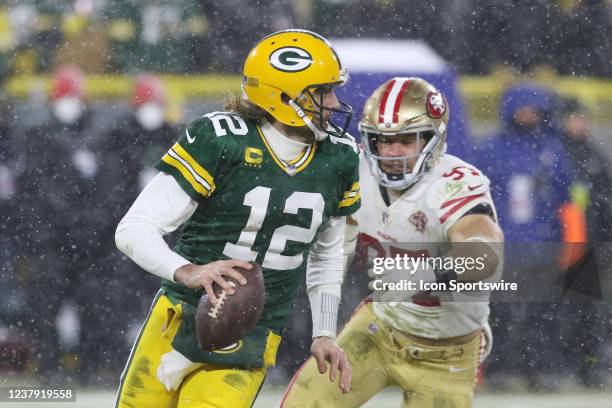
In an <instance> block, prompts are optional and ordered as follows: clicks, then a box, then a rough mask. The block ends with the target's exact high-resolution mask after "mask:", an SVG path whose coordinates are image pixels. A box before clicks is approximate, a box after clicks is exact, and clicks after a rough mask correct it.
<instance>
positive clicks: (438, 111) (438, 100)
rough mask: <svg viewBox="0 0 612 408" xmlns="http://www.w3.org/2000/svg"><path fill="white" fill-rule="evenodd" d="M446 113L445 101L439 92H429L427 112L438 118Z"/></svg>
mask: <svg viewBox="0 0 612 408" xmlns="http://www.w3.org/2000/svg"><path fill="white" fill-rule="evenodd" d="M444 113H446V101H445V100H444V96H442V94H441V93H440V92H430V93H429V94H428V95H427V114H428V115H429V116H430V117H432V118H434V119H438V118H441V117H442V116H444Z"/></svg>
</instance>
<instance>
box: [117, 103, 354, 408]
mask: <svg viewBox="0 0 612 408" xmlns="http://www.w3.org/2000/svg"><path fill="white" fill-rule="evenodd" d="M157 168H158V169H159V170H160V171H162V172H165V173H168V174H170V175H172V176H173V177H174V178H175V180H176V181H177V182H178V184H179V185H180V186H181V187H182V188H183V190H184V191H185V192H187V194H189V195H190V197H191V198H192V199H194V200H195V201H197V202H198V207H197V209H196V210H195V212H194V213H193V215H192V216H191V218H190V219H189V220H188V221H187V222H186V223H185V224H184V226H183V230H182V233H181V236H180V238H179V241H178V243H177V245H176V247H175V251H176V252H177V253H179V254H180V255H182V256H183V257H184V258H186V259H187V260H189V261H190V262H192V263H195V264H207V263H210V262H213V261H217V260H223V259H240V260H243V261H255V262H257V263H259V264H260V265H261V266H262V269H263V275H264V281H265V287H266V301H265V306H264V310H263V313H262V316H261V318H260V320H259V322H258V324H257V326H256V328H255V329H254V330H253V331H252V332H251V333H249V334H248V335H247V336H246V337H245V338H244V339H242V340H241V341H240V342H239V343H238V344H236V345H235V346H234V347H230V348H228V349H224V350H219V351H216V352H206V351H204V350H202V349H200V348H199V347H198V345H197V339H196V334H195V319H194V316H195V310H196V307H197V303H198V300H199V298H200V296H201V295H202V291H201V290H192V289H188V288H186V287H185V286H183V285H182V284H179V283H175V282H171V281H167V280H164V281H163V283H162V289H161V293H160V295H159V296H158V299H157V301H156V303H155V304H154V306H153V308H152V312H151V314H150V316H149V318H148V320H147V323H145V327H144V328H143V331H142V333H141V336H140V339H139V341H138V342H137V344H136V346H135V348H134V351H133V353H132V356H131V358H130V361H129V362H128V367H127V369H126V373H124V376H123V377H122V387H121V389H120V401H121V402H122V403H123V402H124V401H125V402H126V403H125V404H124V405H121V404H120V406H130V405H129V403H128V402H129V399H130V397H129V396H130V395H131V394H130V393H132V394H134V393H135V395H136V394H137V393H138V390H140V389H143V390H146V391H147V392H149V393H151V387H157V388H159V389H160V390H161V391H164V392H165V393H166V394H167V400H168V401H170V402H169V403H168V404H169V405H168V406H176V402H172V398H177V396H176V395H174V394H172V393H170V392H167V391H165V389H164V387H163V385H162V384H161V383H160V384H159V386H157V385H155V384H154V381H155V378H154V377H155V372H156V370H157V367H158V365H159V359H160V358H161V356H162V355H163V354H165V353H167V352H168V351H170V350H172V349H174V350H176V351H178V352H179V353H181V354H182V355H183V356H185V357H187V358H188V359H189V360H191V361H194V362H200V363H204V364H205V365H204V369H203V370H199V371H204V372H205V373H206V372H207V373H210V376H213V375H217V376H218V374H219V372H220V371H219V370H221V371H228V372H232V373H233V374H232V375H238V376H239V377H240V376H246V377H243V378H241V380H240V381H238V382H239V383H240V384H242V386H244V387H243V388H244V389H245V390H246V391H244V390H243V392H240V393H237V394H236V400H235V401H234V402H232V403H230V402H228V401H232V400H231V398H232V397H231V396H228V395H221V396H220V397H219V398H220V400H219V401H221V400H225V403H224V404H226V405H227V404H228V403H229V404H230V405H227V406H249V405H250V402H252V400H253V399H254V398H255V395H256V393H257V389H258V388H259V386H260V384H261V382H262V381H263V378H264V376H265V370H266V367H267V366H269V365H273V364H274V361H275V354H276V349H277V347H278V344H279V342H280V333H281V330H282V327H283V325H284V324H285V322H286V320H287V318H288V316H289V315H290V313H291V310H292V307H293V301H294V299H295V297H296V295H297V293H298V289H299V287H300V282H302V281H303V280H304V274H305V270H306V262H305V259H306V257H307V254H308V251H309V249H310V247H311V245H312V244H313V243H314V242H315V241H316V240H317V237H318V234H319V232H320V231H321V230H322V229H324V228H325V226H326V225H327V224H328V223H329V221H330V219H331V218H332V217H340V216H346V215H350V214H352V213H354V212H355V211H356V210H357V209H358V208H359V205H360V193H359V182H358V155H357V148H356V146H355V144H354V142H353V141H352V139H348V138H336V137H333V136H330V137H329V138H327V139H325V140H323V141H321V142H316V143H314V144H312V145H310V146H308V147H307V148H306V149H305V150H304V151H303V152H302V154H301V155H300V156H299V157H297V158H296V159H294V160H293V161H291V162H284V161H282V160H280V159H279V158H278V157H276V155H275V154H274V152H273V151H272V149H271V148H270V147H269V146H268V144H267V142H266V140H265V138H264V136H263V134H262V132H261V129H260V128H259V126H258V125H257V124H256V123H255V122H252V121H249V120H245V119H243V118H242V117H240V116H237V115H234V114H231V113H227V112H215V113H212V114H208V115H206V116H204V117H202V118H200V119H198V120H196V121H194V122H193V123H192V124H191V125H190V126H189V127H188V129H187V131H186V133H185V134H184V135H183V136H182V137H181V138H180V139H179V141H178V142H177V143H175V144H174V145H173V146H172V147H171V148H170V150H168V152H167V153H166V154H165V155H164V156H163V157H162V159H161V160H160V162H159V163H158V165H157ZM151 336H153V337H156V341H151V338H152V337H151ZM141 344H142V346H141ZM140 357H146V363H145V362H144V360H143V359H142V358H140ZM139 358H140V359H139ZM145 365H146V367H145V368H146V370H145V369H143V366H145ZM145 373H147V374H146V375H145ZM215 373H216V374H215ZM199 375H205V374H194V376H196V377H197V376H199ZM228 375H229V374H228ZM210 376H209V377H210ZM190 377H191V375H190V376H189V377H187V379H186V380H185V382H184V385H183V387H184V386H185V385H186V383H187V382H189V381H190V380H189V378H190ZM223 379H225V381H226V383H227V376H219V381H222V380H223ZM206 381H212V380H211V379H210V378H208V379H207V380H206ZM139 382H140V385H142V383H146V385H145V386H140V388H139ZM234 384H235V382H234ZM183 387H181V388H183ZM211 387H212V388H214V387H213V386H212V385H210V386H207V387H206V388H207V389H208V388H211ZM192 388H193V387H192ZM230 388H231V387H230ZM233 389H234V391H235V389H236V387H233ZM200 391H201V390H200ZM180 392H181V391H180V390H179V393H180ZM171 394H172V395H171ZM230 394H231V393H230ZM160 395H161V394H160ZM155 398H156V399H155V400H153V401H152V402H151V404H152V405H151V406H165V405H163V404H162V405H160V402H159V401H160V400H159V398H160V397H159V396H156V397H155ZM228 398H229V400H228ZM141 401H142V399H140V400H138V403H136V404H133V405H134V406H138V407H142V406H146V405H144V403H142V402H141ZM155 401H157V402H155ZM183 401H184V398H183V397H182V396H181V397H179V402H178V406H190V405H184V404H183ZM156 404H157V405H156ZM172 404H175V405H172ZM181 404H183V405H181ZM211 404H213V403H212V402H211ZM232 404H236V405H232Z"/></svg>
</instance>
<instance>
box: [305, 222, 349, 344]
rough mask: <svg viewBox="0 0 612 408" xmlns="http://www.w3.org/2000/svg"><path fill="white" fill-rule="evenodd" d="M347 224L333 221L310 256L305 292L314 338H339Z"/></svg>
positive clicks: (321, 234)
mask: <svg viewBox="0 0 612 408" xmlns="http://www.w3.org/2000/svg"><path fill="white" fill-rule="evenodd" d="M345 224H346V219H345V217H340V218H335V219H332V221H331V222H330V225H329V226H328V227H327V228H326V229H325V230H323V231H321V233H320V234H319V237H318V239H317V241H316V242H315V243H314V245H313V247H312V248H311V250H310V253H309V255H308V266H307V269H306V292H307V294H308V299H309V300H310V307H311V310H312V336H313V337H319V336H327V337H331V338H335V337H336V324H337V320H338V306H339V304H340V287H341V285H342V277H343V258H344V256H343V252H344V251H343V249H342V246H343V243H344V227H345Z"/></svg>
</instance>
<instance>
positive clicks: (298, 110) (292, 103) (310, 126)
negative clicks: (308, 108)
mask: <svg viewBox="0 0 612 408" xmlns="http://www.w3.org/2000/svg"><path fill="white" fill-rule="evenodd" d="M289 106H291V107H292V108H293V109H294V110H295V113H297V115H298V116H299V117H300V119H302V120H303V121H304V123H306V126H308V129H310V130H311V131H312V133H314V135H315V139H316V140H317V142H320V141H322V140H325V139H326V138H327V136H329V135H328V134H327V132H324V131H322V130H321V129H318V128H317V127H316V126H315V125H314V124H313V123H312V121H311V120H310V118H309V117H308V116H307V115H306V113H304V110H303V109H302V108H300V105H298V104H297V103H296V102H295V101H294V100H293V99H289Z"/></svg>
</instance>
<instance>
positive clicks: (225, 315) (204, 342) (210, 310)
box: [196, 262, 266, 351]
mask: <svg viewBox="0 0 612 408" xmlns="http://www.w3.org/2000/svg"><path fill="white" fill-rule="evenodd" d="M249 263H250V264H251V265H253V267H252V268H251V269H250V270H246V269H242V268H234V269H236V270H237V271H239V272H241V273H242V274H243V275H244V277H245V278H246V279H247V283H246V285H244V286H243V285H240V284H239V283H238V282H236V281H235V280H234V279H232V278H229V277H227V276H224V278H225V280H227V281H228V282H229V284H230V285H233V286H234V294H233V295H230V294H228V293H227V292H226V291H224V290H222V289H221V287H220V286H219V285H217V284H216V283H215V284H213V289H214V291H215V295H216V296H217V303H216V304H212V303H211V302H210V301H209V300H208V295H207V294H206V292H204V294H203V295H202V297H201V298H200V301H199V302H198V310H197V314H196V331H197V335H198V343H199V344H200V347H202V349H204V350H206V351H213V350H218V349H223V348H226V347H229V346H231V345H233V344H234V343H236V342H238V340H240V339H241V338H243V337H244V336H245V335H246V334H247V333H248V332H250V331H251V330H253V328H254V327H255V324H256V323H257V321H258V320H259V317H260V316H261V312H262V310H263V306H264V301H265V299H266V293H265V287H264V279H263V273H262V271H261V266H259V265H258V264H256V263H255V262H249Z"/></svg>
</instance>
